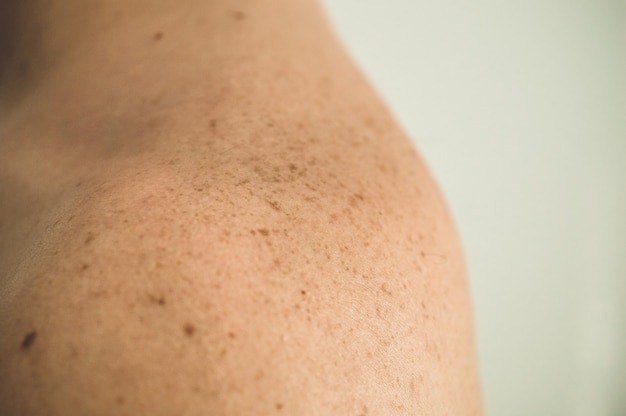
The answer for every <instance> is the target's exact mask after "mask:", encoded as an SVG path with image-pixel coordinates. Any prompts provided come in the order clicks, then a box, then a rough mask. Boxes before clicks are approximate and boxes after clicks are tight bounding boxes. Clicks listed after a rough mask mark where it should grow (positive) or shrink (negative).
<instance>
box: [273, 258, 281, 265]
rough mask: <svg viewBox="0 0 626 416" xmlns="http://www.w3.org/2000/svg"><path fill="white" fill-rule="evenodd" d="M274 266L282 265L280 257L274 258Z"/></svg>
mask: <svg viewBox="0 0 626 416" xmlns="http://www.w3.org/2000/svg"><path fill="white" fill-rule="evenodd" d="M274 266H275V267H280V259H274Z"/></svg>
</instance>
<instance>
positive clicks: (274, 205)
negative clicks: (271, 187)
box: [265, 199, 280, 211]
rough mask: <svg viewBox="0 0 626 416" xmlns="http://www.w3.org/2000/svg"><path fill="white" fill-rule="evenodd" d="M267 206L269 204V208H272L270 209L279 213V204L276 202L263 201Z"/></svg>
mask: <svg viewBox="0 0 626 416" xmlns="http://www.w3.org/2000/svg"><path fill="white" fill-rule="evenodd" d="M265 201H266V202H267V203H268V204H270V206H271V207H272V209H274V210H276V211H280V204H279V203H278V202H276V201H272V200H269V199H266V200H265Z"/></svg>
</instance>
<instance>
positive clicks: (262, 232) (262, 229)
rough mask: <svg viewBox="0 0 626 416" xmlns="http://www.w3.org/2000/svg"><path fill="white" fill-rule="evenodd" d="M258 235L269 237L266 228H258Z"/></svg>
mask: <svg viewBox="0 0 626 416" xmlns="http://www.w3.org/2000/svg"><path fill="white" fill-rule="evenodd" d="M258 231H259V233H261V235H263V236H265V237H267V236H268V235H270V231H269V230H268V229H267V228H260V229H259V230H258Z"/></svg>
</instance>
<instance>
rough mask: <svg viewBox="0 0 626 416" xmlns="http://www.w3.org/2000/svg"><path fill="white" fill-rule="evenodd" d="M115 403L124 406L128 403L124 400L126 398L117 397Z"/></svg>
mask: <svg viewBox="0 0 626 416" xmlns="http://www.w3.org/2000/svg"><path fill="white" fill-rule="evenodd" d="M115 403H117V404H118V405H123V404H124V403H126V399H125V398H124V396H117V398H116V399H115Z"/></svg>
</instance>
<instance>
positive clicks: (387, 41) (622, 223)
mask: <svg viewBox="0 0 626 416" xmlns="http://www.w3.org/2000/svg"><path fill="white" fill-rule="evenodd" d="M324 3H325V5H326V8H327V10H328V12H329V14H330V16H331V18H332V21H333V22H334V24H335V27H336V30H337V32H338V33H339V35H340V37H341V38H342V40H343V41H344V43H345V44H346V46H347V47H348V49H349V51H350V52H351V53H352V55H353V56H354V57H355V59H356V60H357V62H358V63H359V64H360V66H361V67H362V69H363V70H364V72H365V73H366V74H367V76H368V77H369V78H370V80H371V81H372V83H373V84H374V85H375V86H376V88H377V89H378V91H379V92H380V93H381V94H382V96H383V97H384V99H385V100H386V101H387V103H388V104H389V106H390V107H391V109H392V111H393V112H394V113H395V115H396V116H397V118H398V120H399V121H400V122H401V124H402V125H403V126H404V127H405V129H406V131H407V132H408V134H409V135H410V136H411V137H412V138H413V140H414V142H415V144H416V145H417V147H418V148H419V149H420V151H421V153H422V154H423V155H424V157H425V159H426V160H427V162H428V163H429V165H430V167H431V169H432V170H433V172H434V174H435V176H436V177H437V179H438V180H439V183H440V184H441V186H442V188H443V191H444V193H445V194H446V196H447V199H448V202H449V204H450V205H451V209H452V212H453V213H454V216H455V218H456V221H457V223H458V226H459V229H460V232H461V236H462V239H463V241H464V245H465V249H466V255H467V260H468V265H469V270H470V282H471V285H472V294H473V298H474V305H475V314H476V315H475V316H476V325H477V336H478V347H479V355H480V362H481V371H482V378H483V384H484V391H485V400H486V405H487V410H488V413H489V414H490V415H492V416H498V415H506V416H515V415H524V416H528V415H531V416H535V415H550V416H559V415H564V416H565V415H568V416H569V415H574V416H576V415H580V416H582V415H585V416H586V415H590V416H591V415H593V416H605V415H611V416H613V415H615V416H623V415H626V0H473V1H465V0H436V1H435V0H386V1H382V0H377V1H374V0H326V1H325V2H324Z"/></svg>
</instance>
